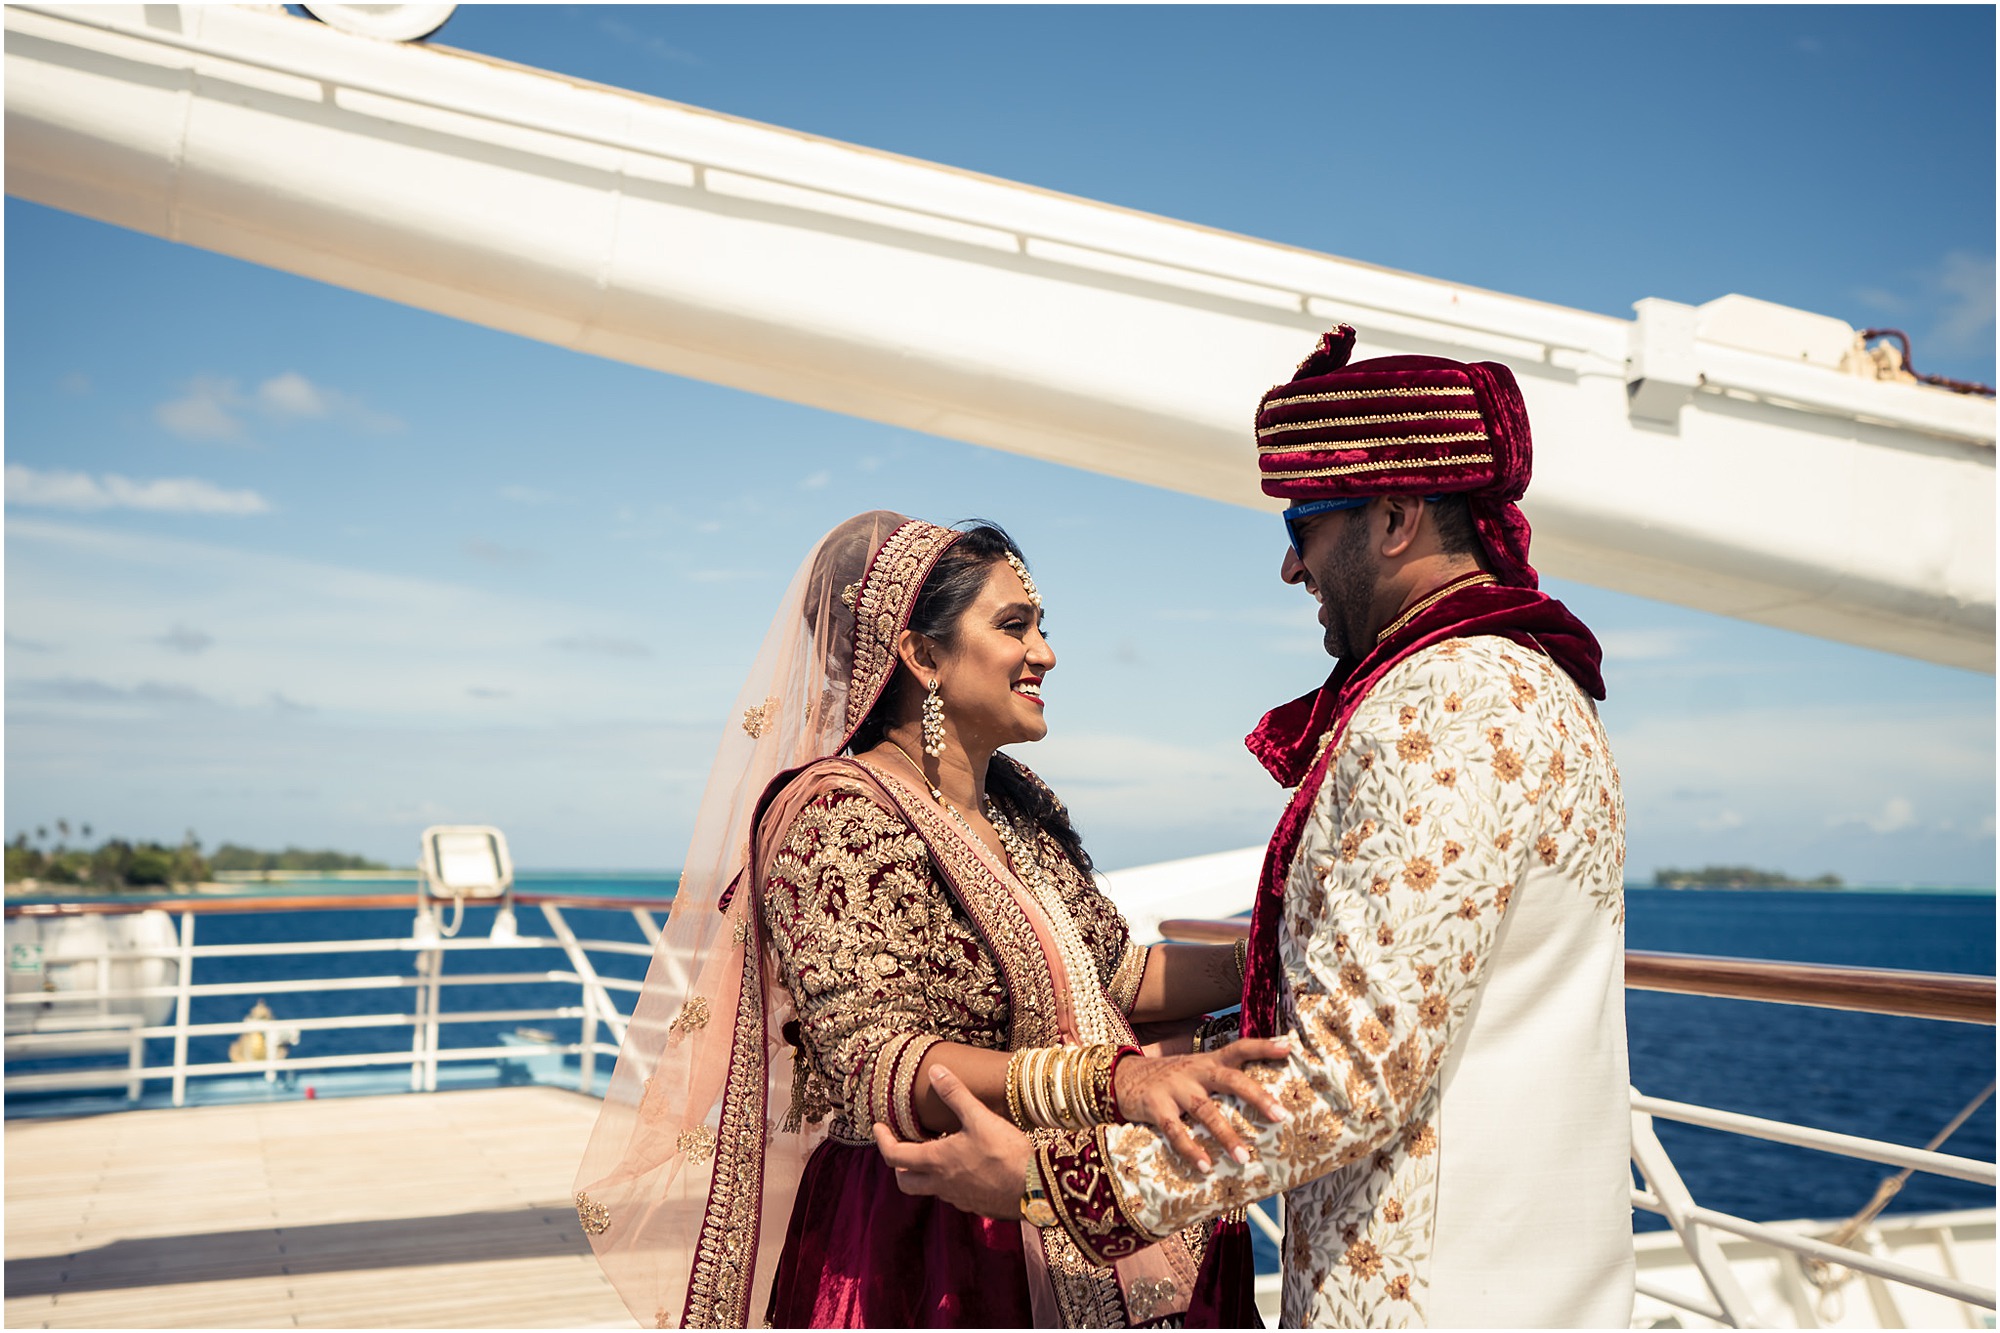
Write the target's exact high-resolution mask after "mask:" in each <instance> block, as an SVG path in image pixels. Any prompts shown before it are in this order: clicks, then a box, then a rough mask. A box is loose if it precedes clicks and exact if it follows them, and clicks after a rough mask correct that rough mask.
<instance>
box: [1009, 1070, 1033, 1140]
mask: <svg viewBox="0 0 2000 1333" xmlns="http://www.w3.org/2000/svg"><path fill="white" fill-rule="evenodd" d="M1027 1054H1028V1053H1027V1052H1026V1051H1016V1052H1014V1058H1013V1059H1011V1060H1009V1061H1008V1062H1007V1114H1008V1115H1010V1116H1012V1117H1013V1120H1014V1124H1015V1125H1016V1126H1017V1127H1018V1128H1021V1129H1032V1128H1034V1126H1033V1125H1031V1124H1029V1123H1028V1113H1027V1111H1026V1110H1024V1109H1023V1108H1022V1106H1021V1065H1022V1063H1023V1061H1024V1059H1025V1058H1026V1056H1027Z"/></svg>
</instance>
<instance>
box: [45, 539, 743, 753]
mask: <svg viewBox="0 0 2000 1333" xmlns="http://www.w3.org/2000/svg"><path fill="white" fill-rule="evenodd" d="M6 541H7V579H8V588H7V619H8V626H9V628H10V629H11V630H12V631H13V632H14V633H15V634H17V635H25V636H27V637H29V638H31V639H34V640H37V641H41V642H47V643H55V644H60V645H61V646H62V647H61V651H62V656H61V658H60V659H52V658H49V657H36V656H35V655H33V654H30V653H14V652H10V653H9V654H8V657H7V665H8V667H9V668H10V669H11V670H12V671H13V672H14V673H15V675H16V678H17V679H18V678H19V677H20V676H21V675H23V674H27V675H34V676H43V675H52V674H55V673H54V672H53V671H51V670H50V664H52V663H53V662H55V661H57V660H59V661H60V663H61V669H62V670H65V671H73V672H75V673H76V675H78V676H81V677H88V678H94V679H96V680H99V681H101V682H104V683H106V684H107V685H109V686H110V687H111V688H113V689H121V690H127V691H130V690H132V689H133V688H134V687H135V685H136V681H137V675H138V673H143V672H160V671H161V668H162V665H163V659H162V658H160V657H152V656H151V655H150V654H147V653H140V654H136V655H135V653H134V651H133V634H134V630H133V626H134V625H139V626H146V625H148V624H151V625H158V624H159V623H160V621H161V619H162V618H165V619H166V620H167V621H168V623H169V624H171V623H173V622H175V621H178V622H179V623H180V624H181V625H182V626H184V627H195V630H196V632H198V633H200V634H205V635H209V636H212V637H213V638H214V640H215V641H216V643H217V644H218V645H225V644H226V645H227V646H228V651H227V652H219V651H209V652H206V653H203V654H201V655H200V656H199V657H198V658H189V659H184V660H186V661H187V662H188V663H189V665H191V666H192V665H194V664H195V663H199V674H198V675H192V674H191V675H189V676H188V677H187V679H189V680H190V681H192V682H193V683H195V684H198V685H199V687H200V689H201V690H202V692H203V693H205V694H207V695H209V696H210V697H211V698H213V699H214V700H215V701H216V703H217V704H218V705H219V707H220V710H221V711H226V712H229V713H231V714H239V713H241V714H247V715H256V716H263V717H266V718H272V717H275V716H277V715H278V713H279V712H282V711H284V710H283V707H282V705H280V706H278V708H277V709H276V710H274V706H273V701H272V696H273V694H274V693H275V694H277V695H281V696H283V698H284V699H285V700H288V701H304V702H307V703H310V704H311V705H312V706H313V707H315V708H317V709H318V710H319V716H318V721H317V723H316V725H321V726H334V725H339V726H351V725H353V724H354V723H355V722H356V721H357V720H358V719H371V720H373V721H376V722H379V723H381V724H382V725H384V726H419V727H429V728H436V727H446V728H449V727H453V726H457V725H461V724H465V723H467V722H471V721H477V722H478V723H479V724H480V725H490V724H492V723H493V722H496V721H503V720H504V721H505V722H506V723H507V724H508V725H510V726H520V725H552V726H559V725H569V724H572V723H585V722H590V723H595V722H599V721H604V720H607V719H610V718H622V719H627V720H630V719H635V718H636V719H647V720H651V721H660V720H663V719H666V718H670V717H675V716H682V715H687V716H697V715H702V714H703V712H704V710H706V712H707V713H708V714H712V715H713V716H716V717H720V716H721V715H722V714H723V712H724V711H725V710H726V709H727V707H728V705H729V701H730V699H731V698H733V696H734V690H735V688H736V686H737V685H738V684H740V683H741V682H740V680H739V679H736V678H735V677H736V676H737V675H738V674H740V672H741V669H742V668H741V666H740V664H734V663H731V664H728V665H726V666H725V665H723V664H710V663H708V662H705V661H693V662H683V663H680V664H678V665H677V667H676V671H675V679H674V681H673V682H672V686H671V688H669V687H668V686H667V685H666V684H665V683H663V682H662V681H661V679H660V678H659V677H658V676H657V675H656V674H655V673H653V672H647V671H633V670H631V669H630V668H629V667H628V666H627V665H625V663H624V662H622V661H620V660H619V659H618V658H617V657H616V656H604V655H602V653H603V649H604V648H605V646H608V645H615V644H621V643H628V644H629V643H631V642H633V629H634V625H633V620H632V614H633V613H632V611H631V609H630V608H629V607H625V608H619V609H617V610H611V609H605V610H597V609H595V608H592V607H589V606H583V605H578V604H576V603H574V602H571V601H563V600H541V599H537V598H534V597H529V596H522V595H518V594H514V593H511V592H498V591H493V590H488V589H483V588H478V587H471V586H465V585H460V584H455V583H451V582H447V581H444V580H440V579H427V578H417V577H410V576H402V575H392V574H382V573H377V572H374V571H370V570H362V569H352V568H346V567H342V566H339V565H333V564H327V563H321V562H318V561H312V560H301V559H298V558H295V557H287V556H283V555H277V554H272V553H269V552H264V551H259V552H257V553H255V554H254V555H253V554H251V553H250V552H248V551H246V550H243V549H240V548H237V547H234V546H231V545H228V544H224V543H219V542H199V541H188V540H183V539H177V538H165V537H154V536H148V535H144V534H139V533H131V532H121V531H117V530H114V529H106V528H97V527H92V526H88V525H85V524H81V523H69V522H56V521H51V520H49V519H46V518H36V517H27V516H13V517H11V520H10V522H9V523H8V524H7V530H6ZM154 632H155V633H157V632H158V631H157V630H155V631H154ZM562 639H570V640H575V641H577V642H579V643H590V644H595V645H598V647H599V655H596V656H592V655H590V654H589V653H588V652H584V653H567V652H552V651H550V650H549V647H548V645H549V644H550V643H551V642H553V641H556V640H562ZM149 658H150V660H149ZM468 686H477V687H479V688H481V689H486V690H491V691H499V692H504V693H505V694H507V695H509V696H511V702H505V703H496V702H495V701H494V700H493V699H491V698H486V699H481V698H477V697H475V696H472V695H469V694H468V693H467V687H468ZM26 697H27V696H21V698H23V699H25V698H26ZM15 701H16V699H15V697H14V696H13V695H12V693H11V692H10V703H13V702H15ZM113 701H115V700H111V699H107V700H106V702H113ZM31 702H34V706H35V707H37V708H42V707H46V706H53V705H55V704H58V703H63V702H64V701H61V700H56V699H53V698H51V697H50V696H48V695H47V694H46V693H44V694H43V695H42V696H41V697H40V700H39V701H31ZM76 702H77V701H76V700H74V699H72V700H69V701H68V703H66V704H64V706H65V707H69V706H71V705H74V704H75V703H76ZM10 725H11V724H10Z"/></svg>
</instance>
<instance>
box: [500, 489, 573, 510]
mask: <svg viewBox="0 0 2000 1333" xmlns="http://www.w3.org/2000/svg"><path fill="white" fill-rule="evenodd" d="M500 498H501V499H503V500H512V501H513V502H514V503H515V504H522V505H549V504H564V503H567V501H566V500H565V499H564V497H563V496H560V495H557V494H556V493H555V492H554V491H543V490H537V489H536V488H535V487H533V486H502V487H501V488H500Z"/></svg>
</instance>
